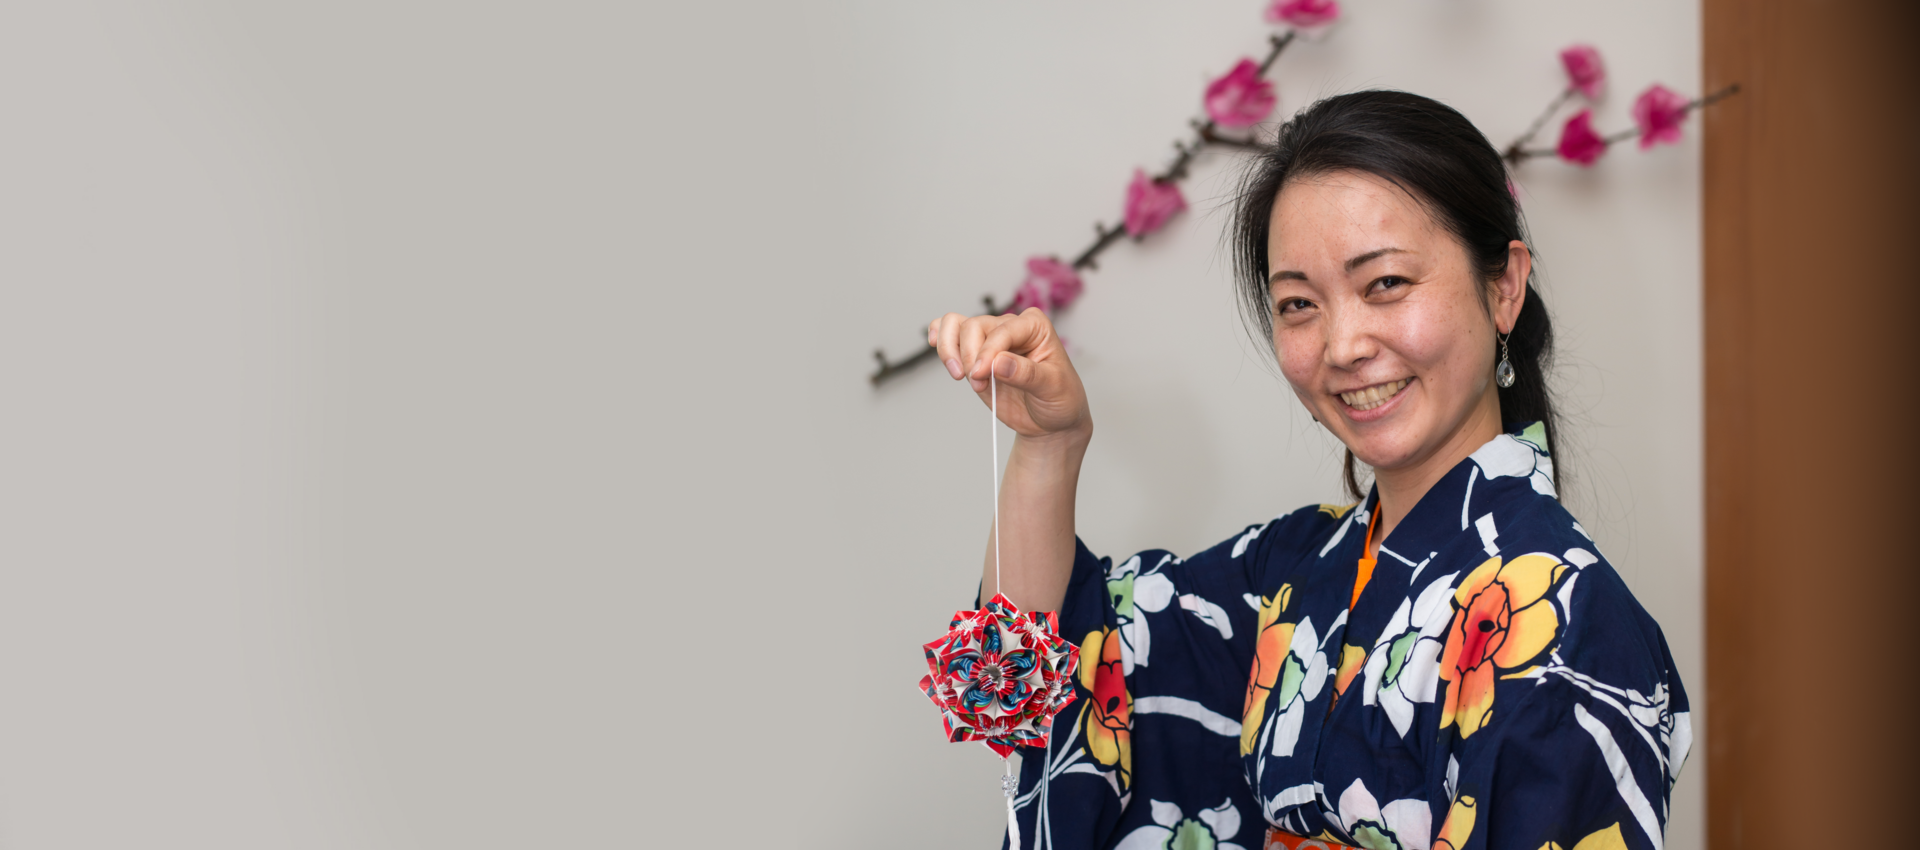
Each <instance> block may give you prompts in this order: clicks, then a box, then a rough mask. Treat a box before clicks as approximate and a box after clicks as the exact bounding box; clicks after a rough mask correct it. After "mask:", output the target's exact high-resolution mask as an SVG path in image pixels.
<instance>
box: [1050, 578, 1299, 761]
mask: <svg viewBox="0 0 1920 850" xmlns="http://www.w3.org/2000/svg"><path fill="white" fill-rule="evenodd" d="M1292 600H1293V585H1291V584H1283V585H1280V590H1279V591H1278V592H1276V593H1274V594H1273V595H1272V596H1269V597H1267V598H1265V599H1262V600H1260V620H1259V625H1257V626H1255V627H1254V631H1253V634H1254V649H1253V669H1252V670H1251V671H1250V672H1249V673H1248V674H1247V699H1246V702H1245V703H1244V705H1243V707H1242V711H1241V714H1240V754H1241V755H1243V756H1244V755H1247V754H1249V753H1251V752H1253V747H1254V742H1255V740H1257V739H1258V738H1259V735H1260V721H1261V720H1262V719H1264V718H1265V717H1266V716H1267V694H1268V693H1271V692H1272V691H1273V683H1274V680H1275V679H1277V678H1279V676H1280V667H1281V664H1282V663H1283V662H1285V661H1286V658H1287V646H1288V645H1289V644H1291V643H1293V624H1292V623H1281V622H1277V621H1278V620H1279V619H1280V615H1281V614H1282V613H1284V612H1285V611H1286V610H1287V603H1288V602H1290V601H1292ZM1082 657H1084V655H1083V656H1082Z"/></svg>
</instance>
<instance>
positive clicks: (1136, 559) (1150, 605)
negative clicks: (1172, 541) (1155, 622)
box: [1107, 555, 1173, 676]
mask: <svg viewBox="0 0 1920 850" xmlns="http://www.w3.org/2000/svg"><path fill="white" fill-rule="evenodd" d="M1171 560H1173V556H1172V555H1166V556H1163V557H1162V558H1161V559H1160V563H1158V564H1155V565H1153V569H1150V570H1147V571H1146V572H1141V571H1140V556H1139V555H1135V556H1133V557H1131V558H1128V559H1127V560H1126V561H1124V562H1122V563H1120V564H1119V565H1117V566H1115V567H1113V568H1112V569H1110V570H1108V571H1107V601H1108V602H1110V603H1112V604H1113V613H1114V615H1115V616H1116V617H1117V618H1118V619H1119V621H1120V669H1121V671H1122V672H1123V673H1125V674H1126V675H1128V676H1131V675H1133V668H1134V667H1136V666H1139V667H1145V666H1147V660H1148V658H1149V657H1150V656H1151V654H1152V652H1153V632H1152V630H1151V629H1150V628H1149V627H1148V625H1147V617H1146V615H1147V614H1148V613H1158V612H1160V611H1164V610H1166V608H1167V604H1168V603H1169V602H1172V601H1173V580H1172V579H1169V578H1167V577H1166V576H1165V575H1162V574H1161V573H1160V568H1161V567H1164V566H1166V565H1167V562H1168V561H1171Z"/></svg>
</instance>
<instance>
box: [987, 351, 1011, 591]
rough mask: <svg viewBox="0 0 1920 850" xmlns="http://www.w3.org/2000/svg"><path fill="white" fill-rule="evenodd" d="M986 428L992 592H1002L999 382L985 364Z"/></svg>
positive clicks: (990, 365)
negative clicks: (990, 443)
mask: <svg viewBox="0 0 1920 850" xmlns="http://www.w3.org/2000/svg"><path fill="white" fill-rule="evenodd" d="M987 409H988V410H989V411H990V412H991V413H990V415H989V416H987V430H988V431H989V432H991V434H992V441H993V455H992V456H991V457H989V458H988V460H989V461H990V462H991V464H992V467H993V592H994V593H1000V594H1004V593H1006V592H1007V589H1006V588H1005V587H1002V586H1001V584H1000V382H999V380H998V379H996V378H995V377H994V376H993V365H992V364H991V363H989V364H988V365H987Z"/></svg>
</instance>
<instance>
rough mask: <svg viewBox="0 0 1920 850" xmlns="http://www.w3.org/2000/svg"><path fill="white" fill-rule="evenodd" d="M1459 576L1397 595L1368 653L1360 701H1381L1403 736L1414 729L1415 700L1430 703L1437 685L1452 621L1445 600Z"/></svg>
mask: <svg viewBox="0 0 1920 850" xmlns="http://www.w3.org/2000/svg"><path fill="white" fill-rule="evenodd" d="M1459 575H1460V574H1459V573H1457V572H1454V573H1448V574H1447V575H1444V576H1441V577H1439V578H1437V579H1434V580H1433V582H1432V583H1431V584H1428V585H1427V587H1426V589H1425V590H1422V591H1420V596H1419V598H1418V599H1413V598H1408V599H1403V600H1401V601H1400V608H1399V609H1398V610H1396V611H1394V612H1393V618H1392V619H1390V620H1388V621H1387V627H1386V628H1385V629H1384V630H1382V631H1381V632H1380V638H1379V639H1378V640H1376V641H1375V642H1374V645H1373V650H1372V651H1371V652H1368V653H1367V666H1366V669H1365V675H1366V683H1365V684H1364V686H1363V687H1362V689H1361V692H1360V701H1361V702H1362V703H1363V704H1365V705H1378V706H1380V708H1381V709H1382V710H1383V711H1385V712H1386V713H1387V719H1388V720H1391V721H1393V728H1394V731H1396V732H1399V733H1400V736H1401V737H1406V734H1407V730H1408V729H1410V728H1412V725H1413V709H1414V704H1415V703H1423V702H1433V698H1434V694H1435V692H1436V690H1437V688H1438V686H1439V684H1440V650H1441V649H1443V648H1444V646H1445V642H1444V640H1445V636H1446V632H1447V625H1448V624H1449V623H1451V622H1452V621H1453V608H1452V607H1451V606H1449V605H1448V604H1447V599H1448V598H1449V597H1450V596H1451V595H1452V591H1453V580H1454V579H1455V578H1456V577H1458V576H1459Z"/></svg>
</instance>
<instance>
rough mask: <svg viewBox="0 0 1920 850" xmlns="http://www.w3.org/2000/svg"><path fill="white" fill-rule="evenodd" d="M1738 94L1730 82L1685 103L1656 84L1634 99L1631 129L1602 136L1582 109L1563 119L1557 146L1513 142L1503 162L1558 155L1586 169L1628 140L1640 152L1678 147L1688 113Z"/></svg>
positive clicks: (1683, 98) (1736, 86)
mask: <svg viewBox="0 0 1920 850" xmlns="http://www.w3.org/2000/svg"><path fill="white" fill-rule="evenodd" d="M1739 93H1740V84H1739V83H1734V84H1733V85H1730V86H1727V87H1726V88H1724V89H1721V90H1719V91H1717V92H1714V93H1713V94H1710V95H1707V96H1706V97H1699V98H1694V99H1692V100H1688V99H1687V97H1686V96H1685V95H1682V94H1679V93H1677V92H1674V91H1673V90H1671V89H1669V88H1667V87H1666V86H1663V85H1659V84H1658V83H1656V84H1654V85H1653V86H1650V87H1649V88H1648V89H1647V90H1646V91H1644V92H1641V93H1640V96H1639V97H1638V98H1636V99H1635V100H1634V102H1633V123H1634V126H1633V128H1632V129H1629V130H1621V131H1619V132H1616V133H1611V134H1608V135H1604V136H1603V135H1601V134H1600V132H1599V131H1597V130H1595V129H1594V128H1593V110H1592V109H1582V110H1580V111H1579V112H1577V113H1575V114H1574V116H1573V117H1572V118H1569V119H1567V123H1566V125H1565V126H1563V127H1562V128H1561V131H1560V141H1559V143H1558V144H1556V145H1554V146H1553V147H1551V148H1531V149H1523V148H1521V147H1520V146H1519V144H1518V143H1516V144H1514V145H1513V146H1512V147H1510V148H1508V150H1507V153H1506V159H1507V161H1508V162H1509V163H1511V164H1513V165H1519V164H1520V163H1522V162H1525V161H1527V160H1529V159H1532V158H1534V157H1541V156H1558V157H1560V158H1561V159H1564V160H1566V161H1568V162H1571V163H1573V164H1575V165H1579V166H1581V167H1587V166H1591V165H1593V164H1594V162H1596V161H1598V160H1599V159H1600V156H1601V155H1602V154H1605V153H1606V152H1607V149H1608V148H1610V147H1612V146H1613V145H1615V144H1618V143H1620V142H1624V141H1627V140H1628V139H1633V138H1638V139H1640V149H1641V150H1647V149H1649V148H1652V147H1653V146H1654V145H1663V144H1667V145H1670V144H1678V143H1679V142H1680V139H1681V132H1680V127H1681V125H1682V124H1684V123H1685V122H1686V120H1687V115H1688V114H1690V113H1692V112H1693V111H1694V110H1698V109H1705V108H1706V107H1709V106H1712V105H1713V104H1715V103H1718V102H1720V101H1721V100H1723V99H1725V98H1727V97H1730V96H1732V95H1736V94H1739Z"/></svg>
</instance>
